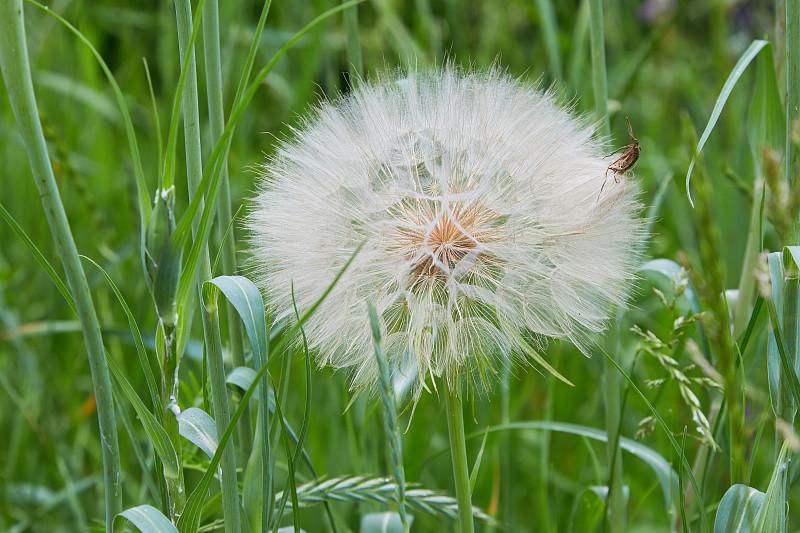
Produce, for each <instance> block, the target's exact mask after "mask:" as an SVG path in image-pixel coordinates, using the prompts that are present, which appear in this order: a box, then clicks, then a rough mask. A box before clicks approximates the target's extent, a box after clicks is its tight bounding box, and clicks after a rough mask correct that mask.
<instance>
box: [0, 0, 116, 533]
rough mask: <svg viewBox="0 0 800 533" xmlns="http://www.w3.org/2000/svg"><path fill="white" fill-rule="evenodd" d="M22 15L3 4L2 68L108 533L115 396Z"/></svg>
mask: <svg viewBox="0 0 800 533" xmlns="http://www.w3.org/2000/svg"><path fill="white" fill-rule="evenodd" d="M23 16H24V15H23V11H22V1H21V0H8V1H3V2H0V70H2V73H3V79H4V80H5V85H6V90H7V92H8V98H9V100H10V102H11V108H12V110H13V112H14V117H15V118H16V120H17V125H18V127H19V131H20V135H21V136H22V140H23V143H24V144H25V149H26V151H27V152H28V159H29V160H30V164H31V170H32V171H33V176H34V178H35V181H36V187H37V189H38V190H39V196H40V197H41V199H42V206H43V207H44V211H45V216H46V217H47V223H48V225H49V226H50V230H51V231H52V233H53V238H54V240H55V243H56V248H57V249H58V255H59V257H60V258H61V263H62V264H63V266H64V271H65V273H66V275H67V282H68V284H69V287H70V292H71V293H72V297H73V299H74V300H75V307H76V308H77V312H78V318H79V319H80V323H81V329H82V330H83V337H84V341H85V342H86V352H87V354H88V356H89V367H90V369H91V373H92V384H93V386H94V395H95V400H96V405H97V418H98V422H99V425H100V439H101V441H102V446H101V450H102V453H103V481H104V486H105V510H106V531H107V532H108V533H110V532H111V531H112V527H113V520H114V517H115V516H116V515H117V514H118V513H120V512H121V511H122V492H121V490H120V461H119V444H118V440H117V422H116V417H115V413H114V397H113V395H112V389H111V381H110V379H109V375H108V366H107V364H106V359H105V352H104V350H103V338H102V335H101V333H100V324H99V323H98V321H97V314H96V313H95V309H94V303H93V302H92V296H91V293H90V292H89V286H88V284H87V282H86V275H85V274H84V271H83V267H82V266H81V263H80V259H79V257H78V250H77V248H76V246H75V241H74V240H73V238H72V232H71V230H70V227H69V222H68V221H67V215H66V213H65V211H64V206H63V205H62V203H61V196H60V195H59V192H58V187H57V186H56V182H55V177H54V176H53V168H52V166H51V165H50V158H49V155H48V152H47V145H46V143H45V139H44V133H43V132H42V125H41V123H40V122H39V111H38V108H37V106H36V97H35V95H34V93H33V82H32V81H31V72H30V64H29V62H28V46H27V43H26V41H25V25H24V19H23Z"/></svg>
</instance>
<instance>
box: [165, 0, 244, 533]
mask: <svg viewBox="0 0 800 533" xmlns="http://www.w3.org/2000/svg"><path fill="white" fill-rule="evenodd" d="M175 11H176V18H177V25H178V44H179V48H180V60H181V65H183V64H184V63H185V62H187V61H188V62H189V64H188V68H187V73H186V84H185V85H184V88H183V94H182V95H181V98H182V104H183V106H182V107H183V128H184V137H185V141H186V144H185V146H186V174H187V181H188V189H189V198H190V200H191V199H192V198H193V197H194V196H195V195H196V194H203V191H201V190H198V189H199V185H200V180H201V177H202V175H203V165H202V158H201V150H200V111H199V106H198V103H197V100H198V98H197V72H196V68H195V56H194V50H193V49H189V46H188V45H189V39H190V37H191V33H192V12H191V3H190V1H189V0H179V1H177V2H175ZM200 211H202V205H201V207H200ZM199 225H200V217H199V216H198V217H196V218H195V219H194V221H193V222H192V234H193V236H194V237H195V238H202V235H201V234H200V233H199V232H198V231H197V230H198V227H199ZM199 267H200V268H199V271H198V280H197V286H198V291H199V292H200V296H201V298H202V284H203V282H204V281H206V280H209V279H211V261H210V259H209V256H208V247H207V246H204V247H203V250H202V253H201V254H200V258H199ZM203 336H204V338H205V343H206V350H207V353H208V363H209V381H210V382H211V398H212V402H213V412H214V422H215V423H216V427H217V438H218V439H219V440H220V441H222V437H223V435H224V433H225V429H226V428H227V427H228V424H229V423H230V411H229V406H228V391H227V388H226V386H225V371H224V365H223V362H222V339H221V338H220V333H219V309H218V307H217V306H216V304H215V305H212V306H208V307H206V306H204V310H203ZM220 467H221V469H222V475H221V477H220V484H221V491H222V513H223V515H224V517H225V531H226V532H230V533H238V532H239V531H240V530H241V529H240V520H239V493H238V484H237V480H236V458H235V457H234V450H233V443H228V446H226V447H225V449H224V450H223V455H222V459H221V462H220Z"/></svg>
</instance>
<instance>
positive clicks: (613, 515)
mask: <svg viewBox="0 0 800 533" xmlns="http://www.w3.org/2000/svg"><path fill="white" fill-rule="evenodd" d="M589 28H590V34H591V43H592V85H593V88H594V106H595V112H596V113H597V118H598V119H599V120H600V121H601V124H602V133H603V135H605V136H610V135H611V122H610V121H609V117H608V75H607V73H606V49H605V28H604V26H603V1H602V0H589ZM609 336H612V337H614V338H616V336H614V335H613V333H612V332H609ZM610 353H614V351H612V352H610ZM604 374H605V379H606V383H605V397H606V433H607V434H608V442H607V444H606V450H607V454H606V461H607V462H608V465H609V467H611V466H612V465H613V471H612V472H610V474H609V485H610V487H609V489H610V490H609V494H608V498H609V501H608V502H607V505H606V508H607V509H608V511H609V517H608V518H609V529H610V530H611V531H612V532H613V533H618V532H620V531H624V530H625V502H624V499H623V493H622V483H623V481H622V472H623V470H622V452H621V451H620V449H619V446H617V443H618V442H619V427H620V426H619V421H620V417H621V413H620V400H619V389H620V378H619V375H618V374H617V372H616V369H615V368H614V366H613V365H612V364H611V362H610V361H609V360H608V359H606V360H605V361H604Z"/></svg>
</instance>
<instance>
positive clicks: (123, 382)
mask: <svg viewBox="0 0 800 533" xmlns="http://www.w3.org/2000/svg"><path fill="white" fill-rule="evenodd" d="M106 361H107V362H108V368H109V370H111V374H112V375H113V376H114V379H116V380H117V383H118V384H119V386H120V389H122V392H123V394H124V395H125V397H126V398H127V399H128V401H129V402H130V403H131V406H133V410H134V411H136V416H137V417H139V420H141V422H142V427H144V431H145V433H146V434H147V438H148V439H150V443H151V444H152V445H153V450H155V452H156V453H157V454H158V457H159V459H161V462H162V463H164V476H165V477H168V478H171V479H175V478H177V477H178V473H179V471H180V468H179V465H178V456H177V454H176V453H175V448H173V446H172V442H171V441H170V440H169V436H167V433H166V431H164V428H163V427H161V424H159V423H158V420H156V418H155V416H153V413H151V412H150V411H148V410H147V407H145V405H144V403H143V402H142V400H141V398H139V395H138V394H136V391H135V390H133V387H131V384H130V383H128V380H127V378H125V374H123V373H122V370H120V368H119V367H118V366H117V363H116V362H115V361H114V359H112V358H111V355H110V354H109V353H108V352H106Z"/></svg>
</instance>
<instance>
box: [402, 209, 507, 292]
mask: <svg viewBox="0 0 800 533" xmlns="http://www.w3.org/2000/svg"><path fill="white" fill-rule="evenodd" d="M390 211H391V213H392V215H393V217H394V218H395V219H396V220H397V221H398V222H399V223H400V224H399V225H398V229H397V234H396V249H397V251H399V252H400V253H401V254H402V255H403V257H404V258H405V259H406V260H407V261H411V266H410V273H411V276H412V279H411V283H412V284H415V283H416V282H418V281H433V280H435V279H437V278H440V277H445V278H447V277H450V276H451V275H452V273H453V270H454V269H455V267H456V266H457V265H458V264H459V262H461V260H462V259H464V257H466V256H467V255H468V254H470V253H471V252H472V255H474V256H476V259H477V260H478V261H476V263H479V262H491V257H493V256H492V255H491V254H489V253H487V252H485V251H484V250H482V249H481V248H483V247H484V245H485V244H488V243H490V242H492V241H494V240H496V239H497V236H498V233H499V228H500V225H498V224H496V221H497V219H498V215H497V214H496V213H493V212H492V211H490V210H488V209H486V208H484V207H483V206H481V205H479V204H473V205H469V206H468V205H465V204H463V203H455V204H452V205H451V206H450V208H449V209H448V208H446V207H443V206H441V205H437V204H434V203H431V202H429V201H423V200H413V201H407V202H404V203H403V204H401V205H400V206H395V207H394V208H392V209H391V210H390ZM476 249H478V250H477V254H476V253H475V252H474V250H476Z"/></svg>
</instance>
